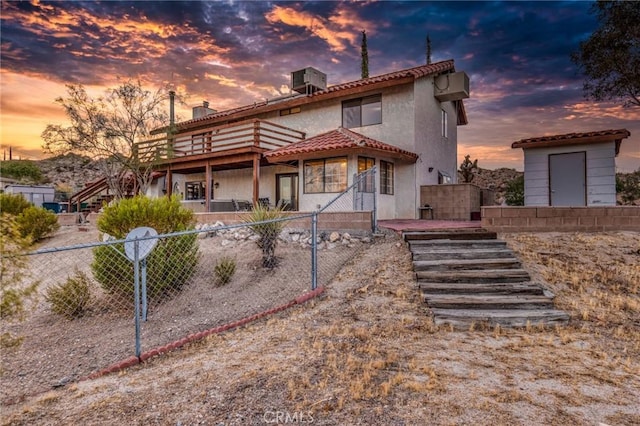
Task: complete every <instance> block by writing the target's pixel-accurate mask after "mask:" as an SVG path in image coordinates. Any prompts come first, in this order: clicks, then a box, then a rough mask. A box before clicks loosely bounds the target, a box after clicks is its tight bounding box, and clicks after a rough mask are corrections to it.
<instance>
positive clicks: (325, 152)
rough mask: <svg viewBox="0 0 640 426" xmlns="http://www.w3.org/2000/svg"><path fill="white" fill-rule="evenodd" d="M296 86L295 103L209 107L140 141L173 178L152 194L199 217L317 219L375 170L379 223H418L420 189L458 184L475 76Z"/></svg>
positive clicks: (430, 72)
mask: <svg viewBox="0 0 640 426" xmlns="http://www.w3.org/2000/svg"><path fill="white" fill-rule="evenodd" d="M291 82H292V83H291V86H292V87H291V88H292V94H291V95H288V96H283V97H280V98H276V99H269V100H263V101H260V102H256V103H254V104H250V105H245V106H242V107H239V108H234V109H230V110H226V111H215V110H213V109H210V108H209V105H208V103H204V104H203V105H202V106H200V107H196V108H194V118H193V119H191V120H188V121H184V122H180V123H177V124H176V125H175V126H174V128H175V129H176V131H175V133H174V134H173V135H170V137H167V136H163V137H160V138H157V139H154V140H151V141H145V142H142V143H140V144H139V145H138V153H139V155H140V156H142V157H143V158H144V157H145V156H146V158H149V159H151V158H153V159H154V161H156V162H157V167H156V170H157V171H158V172H162V173H164V175H163V176H161V177H159V178H158V179H157V180H156V181H154V183H153V184H152V186H151V187H150V189H149V191H148V195H152V196H162V195H164V194H172V193H173V194H175V193H178V194H180V195H181V197H182V198H183V202H184V203H185V204H187V205H189V206H190V207H191V208H193V209H194V210H195V211H225V210H233V209H234V208H236V209H237V208H238V207H239V206H240V207H241V206H242V205H245V206H246V205H249V203H256V202H259V200H260V199H262V200H263V201H266V200H267V199H268V200H269V203H270V204H272V205H276V204H279V205H284V206H286V207H287V208H289V209H291V210H300V211H312V210H314V209H316V208H317V206H318V205H324V204H325V203H326V202H328V201H330V200H331V199H332V198H334V197H335V196H336V195H337V194H338V193H339V192H341V191H343V190H344V189H346V188H347V187H348V185H350V184H351V183H352V181H353V176H354V175H355V174H356V173H358V172H362V171H364V170H367V169H369V168H371V167H372V166H374V165H375V166H377V173H376V185H375V188H376V192H377V200H378V202H377V205H378V217H379V218H381V219H391V218H415V217H417V214H418V207H420V206H419V203H420V200H419V197H420V186H421V185H432V184H437V183H455V182H456V175H457V173H456V172H457V131H456V130H457V126H458V125H464V124H467V117H466V114H465V109H464V105H463V103H462V99H464V98H467V97H468V94H469V79H468V77H467V75H466V74H465V73H463V72H455V68H454V62H453V60H447V61H442V62H437V63H433V64H427V65H421V66H417V67H414V68H409V69H405V70H401V71H396V72H392V73H388V74H384V75H379V76H376V77H370V78H365V79H361V80H356V81H352V82H348V83H342V84H336V85H333V86H327V84H326V75H325V74H323V73H321V72H320V71H318V70H316V69H314V68H306V69H303V70H300V71H296V72H293V73H292V79H291ZM232 200H233V201H232Z"/></svg>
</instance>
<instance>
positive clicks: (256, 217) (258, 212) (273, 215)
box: [246, 203, 284, 269]
mask: <svg viewBox="0 0 640 426" xmlns="http://www.w3.org/2000/svg"><path fill="white" fill-rule="evenodd" d="M282 217H283V211H282V209H281V208H275V209H270V208H269V207H267V206H263V205H261V204H259V203H258V204H256V206H254V208H253V210H251V214H250V215H249V217H248V219H247V220H246V223H247V224H248V225H249V228H251V230H252V231H253V232H255V233H256V234H257V235H258V236H259V237H260V239H258V240H257V241H256V244H257V245H258V247H259V248H260V249H261V250H262V266H263V267H264V268H269V269H273V268H275V267H276V266H277V263H278V261H277V259H276V256H275V251H276V245H277V243H278V236H279V235H280V232H281V231H282V228H284V222H283V221H278V219H281V218H282Z"/></svg>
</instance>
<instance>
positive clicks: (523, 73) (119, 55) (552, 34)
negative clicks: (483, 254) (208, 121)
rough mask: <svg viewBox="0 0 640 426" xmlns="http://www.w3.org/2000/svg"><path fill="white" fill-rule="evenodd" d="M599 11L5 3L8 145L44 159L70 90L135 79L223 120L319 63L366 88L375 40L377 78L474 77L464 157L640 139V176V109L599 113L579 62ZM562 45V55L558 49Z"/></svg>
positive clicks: (638, 150)
mask: <svg viewBox="0 0 640 426" xmlns="http://www.w3.org/2000/svg"><path fill="white" fill-rule="evenodd" d="M588 9H589V3H586V2H573V3H550V2H536V3H524V2H522V3H513V4H511V5H510V6H509V7H507V6H505V5H501V4H498V3H484V2H471V3H461V2H402V3H393V2H295V3H294V2H282V3H271V2H243V1H239V2H181V3H177V2H153V1H150V2H82V1H80V2H38V1H33V2H31V3H29V2H6V1H4V2H2V14H1V24H2V32H1V37H2V39H1V69H0V79H1V81H0V89H1V95H2V96H1V104H0V108H1V118H0V120H1V123H0V124H1V127H2V132H1V137H2V139H1V141H0V143H1V144H2V147H3V150H5V149H7V148H8V146H11V147H12V149H13V152H14V153H17V154H18V155H19V156H20V157H21V158H32V159H37V158H42V157H43V156H44V154H43V153H42V150H41V145H42V140H41V137H40V134H41V133H42V131H43V130H44V128H45V127H46V125H47V124H64V123H65V117H64V113H63V111H62V109H61V108H60V107H59V106H58V105H57V104H56V103H55V99H56V98H57V97H60V96H64V95H65V84H82V85H84V86H85V87H86V88H87V89H88V90H90V92H91V93H95V94H101V93H102V92H104V90H105V89H106V88H109V87H115V86H117V85H118V84H119V83H120V82H121V81H123V80H125V79H128V78H135V79H139V80H140V81H141V82H142V83H143V84H144V85H145V86H147V87H148V88H150V89H157V88H158V87H160V86H163V85H166V84H170V85H172V86H173V87H174V88H175V89H176V90H177V91H179V93H181V94H182V95H183V96H184V97H185V99H186V105H180V107H179V110H178V115H179V116H180V117H181V118H183V119H186V118H189V117H190V115H191V110H190V108H191V107H192V106H195V105H199V104H201V103H202V101H203V100H206V101H209V103H210V107H211V108H214V109H216V110H224V109H228V108H234V107H238V106H241V105H247V104H252V103H253V102H255V101H263V100H264V99H268V98H273V97H277V96H281V95H284V94H288V93H289V89H288V84H289V73H290V72H291V71H294V70H297V69H301V68H304V67H307V66H313V67H315V68H318V69H320V70H322V71H323V72H326V73H327V75H328V80H329V81H328V83H329V85H332V84H338V83H343V82H347V81H352V80H357V79H358V78H360V43H361V32H362V31H363V30H366V32H367V41H368V50H369V70H370V75H379V74H383V73H387V72H391V71H396V70H398V69H403V68H408V67H412V66H416V65H420V64H423V63H424V62H425V60H426V56H425V52H426V50H425V48H426V46H425V38H426V36H427V35H429V37H430V39H431V43H432V59H433V61H439V60H444V59H454V60H455V61H456V69H457V70H462V71H465V72H467V74H469V76H470V78H471V98H470V99H468V100H466V101H465V108H466V111H467V116H468V119H469V124H468V125H467V126H461V127H459V128H458V142H459V147H458V153H459V157H460V160H461V159H462V157H463V156H464V155H466V154H470V155H471V156H472V157H473V158H478V163H479V165H480V166H481V167H485V168H497V167H510V168H516V169H519V170H522V167H523V164H522V161H523V160H522V158H523V156H522V152H521V150H512V149H511V143H512V142H513V141H516V140H519V139H522V138H528V137H534V136H542V135H550V134H561V133H568V132H583V131H592V130H604V129H613V128H627V129H628V130H629V131H630V132H631V137H630V138H628V139H626V140H624V141H623V143H622V148H621V153H620V156H619V157H618V158H617V160H616V161H617V166H618V168H619V169H620V170H622V171H632V170H635V169H637V168H639V167H640V108H638V107H635V108H623V107H622V106H621V105H620V103H594V102H590V101H586V100H585V99H584V97H583V94H582V82H583V81H582V77H581V76H580V75H579V73H578V72H577V70H576V68H575V66H574V65H573V64H572V63H571V62H570V60H569V55H570V54H571V52H572V51H574V50H575V49H577V46H578V43H579V41H580V40H584V39H585V38H586V37H587V36H588V35H589V34H590V33H591V32H593V30H594V29H595V28H596V25H597V22H596V21H595V18H594V17H593V16H592V15H590V14H589V13H588ZM550 46H553V47H552V48H551V47H550Z"/></svg>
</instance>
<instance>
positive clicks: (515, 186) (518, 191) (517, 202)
mask: <svg viewBox="0 0 640 426" xmlns="http://www.w3.org/2000/svg"><path fill="white" fill-rule="evenodd" d="M504 199H505V201H506V203H507V205H508V206H524V176H518V177H517V178H515V179H513V180H511V181H509V182H508V183H507V189H506V192H505V194H504Z"/></svg>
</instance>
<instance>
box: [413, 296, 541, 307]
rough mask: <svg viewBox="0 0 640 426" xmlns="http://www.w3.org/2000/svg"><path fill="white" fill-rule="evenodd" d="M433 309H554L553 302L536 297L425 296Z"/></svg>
mask: <svg viewBox="0 0 640 426" xmlns="http://www.w3.org/2000/svg"><path fill="white" fill-rule="evenodd" d="M423 296H424V299H425V300H426V302H427V305H429V308H432V309H474V310H500V309H527V310H538V309H553V300H551V299H550V298H548V297H546V296H536V295H495V294H492V295H476V294H429V293H427V294H424V293H423Z"/></svg>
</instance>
